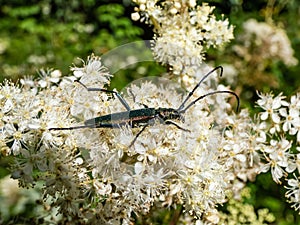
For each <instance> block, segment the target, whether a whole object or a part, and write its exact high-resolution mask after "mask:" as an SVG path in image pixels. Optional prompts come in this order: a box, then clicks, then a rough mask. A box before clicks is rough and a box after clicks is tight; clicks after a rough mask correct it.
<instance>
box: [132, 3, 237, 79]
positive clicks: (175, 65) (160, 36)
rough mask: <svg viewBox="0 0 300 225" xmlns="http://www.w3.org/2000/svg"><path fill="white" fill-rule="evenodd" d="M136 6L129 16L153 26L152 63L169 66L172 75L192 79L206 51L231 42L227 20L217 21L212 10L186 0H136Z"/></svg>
mask: <svg viewBox="0 0 300 225" xmlns="http://www.w3.org/2000/svg"><path fill="white" fill-rule="evenodd" d="M134 2H135V3H136V4H137V5H138V6H137V7H136V8H135V10H136V12H135V13H133V14H132V18H133V19H134V20H139V19H140V20H142V21H145V22H146V23H150V24H151V25H153V26H154V32H155V34H156V35H155V37H154V42H153V46H152V51H153V54H154V57H155V60H156V61H158V62H160V63H162V64H163V65H168V66H170V69H171V70H172V73H173V74H175V75H182V74H187V75H189V76H194V74H195V72H196V71H197V69H198V67H199V65H201V63H202V62H203V59H204V53H205V51H206V50H207V49H208V48H209V47H211V46H213V47H217V46H222V45H223V44H224V43H226V42H229V41H230V40H231V39H233V26H231V25H229V21H228V20H227V19H225V20H217V19H216V18H215V16H214V15H213V14H212V12H213V10H214V7H210V6H209V5H208V4H205V3H203V4H202V5H201V6H197V5H196V1H193V0H191V1H186V0H166V1H157V0H135V1H134Z"/></svg>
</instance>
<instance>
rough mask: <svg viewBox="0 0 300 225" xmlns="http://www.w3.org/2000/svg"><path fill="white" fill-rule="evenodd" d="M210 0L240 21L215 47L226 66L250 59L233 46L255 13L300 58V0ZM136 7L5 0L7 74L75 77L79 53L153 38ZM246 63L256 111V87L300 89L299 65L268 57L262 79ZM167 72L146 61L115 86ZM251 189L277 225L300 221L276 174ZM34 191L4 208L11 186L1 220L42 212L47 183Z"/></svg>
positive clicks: (1, 168)
mask: <svg viewBox="0 0 300 225" xmlns="http://www.w3.org/2000/svg"><path fill="white" fill-rule="evenodd" d="M198 2H199V3H200V1H198ZM206 2H209V4H210V5H214V6H216V9H215V13H216V16H217V17H218V18H221V17H222V14H224V15H225V18H229V20H230V23H231V24H233V25H234V26H235V37H236V40H234V41H232V43H230V44H229V45H227V46H226V47H224V49H222V50H220V49H210V50H208V53H207V62H210V63H214V64H215V65H223V64H224V63H226V64H228V63H233V62H239V61H242V60H241V59H240V58H239V57H238V56H237V55H236V52H234V51H233V47H234V46H235V45H237V44H239V41H240V40H241V39H239V37H240V36H241V35H242V33H243V23H244V22H245V21H246V20H248V19H250V18H254V19H256V20H257V21H269V22H270V21H271V22H272V23H274V24H276V25H278V26H281V27H282V28H283V29H284V30H285V31H286V33H287V35H288V37H289V39H290V42H291V45H292V47H293V49H294V51H295V54H294V56H295V57H296V58H297V59H298V60H300V19H299V18H300V2H299V0H277V1H275V0H269V1H267V0H254V1H246V0H245V1H243V0H226V1H221V0H219V1H206ZM133 8H134V6H133V5H132V4H131V3H130V1H129V0H123V1H121V0H107V1H104V0H101V1H99V0H98V1H97V0H86V1H79V0H40V1H38V0H36V1H34V0H26V1H25V0H9V1H4V0H0V80H1V81H3V80H4V79H12V80H13V81H15V82H17V81H18V79H20V78H22V77H24V76H38V72H37V71H38V70H39V69H41V68H45V69H46V68H53V69H59V70H61V71H62V73H63V74H64V75H67V74H69V73H70V70H69V69H70V66H71V65H72V64H77V63H80V60H78V58H82V59H84V60H85V59H86V57H87V56H88V55H90V54H91V53H95V55H100V56H101V55H103V54H105V53H107V52H109V51H110V50H112V49H114V48H116V47H118V46H121V45H123V44H126V43H130V42H133V41H139V40H149V39H151V38H152V36H153V33H152V30H151V28H149V27H148V26H147V25H144V24H141V23H139V22H133V21H131V19H130V14H131V13H132V12H133ZM133 54H134V53H133ZM239 65H241V66H242V70H243V72H241V74H240V75H241V76H240V77H238V78H236V81H235V82H234V84H233V86H232V89H233V90H235V91H236V92H238V93H239V95H240V97H241V101H242V105H243V107H248V108H249V109H250V110H251V111H252V112H254V111H255V107H254V106H255V101H256V100H257V96H256V90H259V91H265V92H269V91H272V92H273V93H275V94H276V93H280V92H283V93H284V94H285V95H287V96H290V95H292V94H295V93H296V92H299V90H300V89H299V87H300V78H299V74H300V66H299V64H298V65H296V66H290V67H288V66H286V65H285V64H284V63H283V62H281V61H280V60H268V61H266V62H264V70H263V71H260V74H259V78H261V79H254V78H253V77H254V75H257V68H256V65H255V64H251V63H248V64H243V63H240V64H239ZM164 71H165V69H164V68H163V67H161V66H159V65H157V64H155V63H153V62H143V63H138V64H136V65H133V66H131V67H130V68H127V69H124V70H120V71H118V72H117V73H116V74H115V77H114V78H113V79H112V88H114V87H116V88H117V89H119V90H120V89H121V88H122V87H124V86H125V85H126V84H127V83H129V82H130V81H132V80H134V79H137V78H139V77H144V76H154V75H159V74H160V73H162V72H164ZM224 76H226V74H225V75H224ZM242 76H243V77H242ZM250 80H251V82H249V81H250ZM0 164H1V165H0V179H2V180H3V179H4V177H5V176H6V175H7V174H8V171H7V169H6V168H7V167H8V164H9V159H8V158H5V159H4V158H3V157H1V156H0ZM0 183H1V180H0ZM249 187H250V188H251V190H252V194H253V195H252V198H251V199H249V202H250V203H251V204H253V205H254V206H255V207H256V208H257V209H259V208H263V207H267V208H269V209H270V210H271V212H273V213H274V215H275V216H276V224H279V225H292V224H300V217H299V215H298V213H296V212H294V210H292V209H290V206H289V204H288V203H286V201H285V198H284V190H283V188H279V187H278V185H276V184H275V183H274V182H273V181H272V179H271V177H270V175H269V174H263V175H259V176H258V177H257V180H256V182H255V183H251V184H249ZM26 191H27V193H25V194H24V195H23V197H19V198H17V199H14V201H15V202H14V204H13V205H12V206H10V207H9V208H7V207H3V205H4V202H6V200H7V199H6V198H7V196H5V194H4V193H3V191H2V193H0V205H1V210H0V218H1V217H2V219H0V223H1V221H2V222H3V217H5V218H6V220H7V221H8V220H10V219H11V218H15V221H18V222H20V221H22V219H21V218H26V217H27V218H30V217H34V216H36V215H37V212H38V210H33V209H35V208H37V207H39V204H38V203H37V202H36V199H38V197H37V196H39V194H38V193H39V188H36V189H35V190H26ZM26 191H25V192H26ZM0 192H1V190H0ZM19 195H20V196H21V194H19ZM24 196H26V197H24ZM17 197H18V196H17ZM25 206H26V207H25Z"/></svg>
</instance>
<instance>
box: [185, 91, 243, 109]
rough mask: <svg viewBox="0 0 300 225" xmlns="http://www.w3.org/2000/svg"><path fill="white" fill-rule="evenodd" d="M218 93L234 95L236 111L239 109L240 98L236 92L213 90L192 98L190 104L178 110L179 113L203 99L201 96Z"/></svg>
mask: <svg viewBox="0 0 300 225" xmlns="http://www.w3.org/2000/svg"><path fill="white" fill-rule="evenodd" d="M219 93H228V94H232V95H234V96H235V97H236V99H237V102H238V104H237V107H236V111H238V110H239V107H240V98H239V96H238V95H237V94H236V93H234V92H233V91H214V92H210V93H207V94H205V95H202V96H200V97H198V98H197V99H196V100H194V101H192V102H191V103H190V104H188V106H187V107H185V108H184V109H181V110H179V112H180V113H184V112H185V111H186V110H188V109H189V108H190V107H191V106H193V105H194V104H195V103H196V102H198V101H199V100H201V99H203V98H205V97H207V96H210V95H215V94H219Z"/></svg>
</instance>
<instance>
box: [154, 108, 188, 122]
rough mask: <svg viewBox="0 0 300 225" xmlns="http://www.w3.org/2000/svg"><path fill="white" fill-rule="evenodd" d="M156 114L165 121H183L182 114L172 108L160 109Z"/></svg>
mask: <svg viewBox="0 0 300 225" xmlns="http://www.w3.org/2000/svg"><path fill="white" fill-rule="evenodd" d="M156 114H157V115H158V116H159V117H160V118H161V119H163V120H180V121H181V120H183V118H182V115H181V113H179V112H178V110H176V109H172V108H158V109H157V110H156Z"/></svg>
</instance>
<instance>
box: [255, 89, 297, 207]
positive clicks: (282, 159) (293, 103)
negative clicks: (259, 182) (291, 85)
mask: <svg viewBox="0 0 300 225" xmlns="http://www.w3.org/2000/svg"><path fill="white" fill-rule="evenodd" d="M259 96H260V99H259V100H258V102H257V103H258V105H259V107H260V108H262V109H263V110H264V111H263V112H261V113H260V115H259V119H258V121H257V122H258V125H257V127H256V129H255V130H256V132H257V133H259V134H260V137H261V138H260V139H259V142H260V149H259V151H260V152H261V155H262V158H263V161H264V165H263V166H262V167H261V171H262V172H266V171H269V170H270V171H271V174H272V178H273V180H274V181H275V182H276V183H278V184H281V183H282V180H283V178H286V179H287V186H286V188H287V189H288V191H287V193H286V197H287V198H288V199H289V202H291V203H292V204H293V207H294V208H295V209H296V210H299V208H300V201H299V198H300V185H299V184H300V183H299V180H298V176H299V172H300V170H299V169H300V166H299V165H300V164H299V162H300V161H299V158H300V155H299V151H300V146H299V143H300V95H299V93H298V94H296V95H293V96H292V97H291V99H290V101H286V100H285V97H284V96H282V95H281V94H280V95H278V96H275V97H274V96H273V95H272V94H260V95H259Z"/></svg>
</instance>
